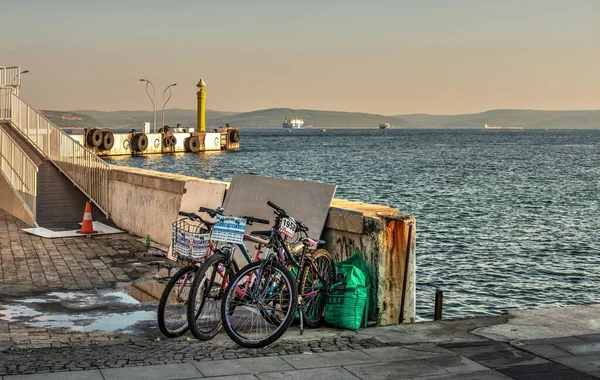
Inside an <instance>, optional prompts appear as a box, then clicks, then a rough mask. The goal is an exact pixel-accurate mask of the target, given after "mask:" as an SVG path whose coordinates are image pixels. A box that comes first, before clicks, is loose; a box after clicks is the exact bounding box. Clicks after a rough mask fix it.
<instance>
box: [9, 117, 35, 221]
mask: <svg viewBox="0 0 600 380" xmlns="http://www.w3.org/2000/svg"><path fill="white" fill-rule="evenodd" d="M0 171H1V172H2V174H3V175H4V176H5V177H6V179H7V180H8V182H9V183H10V185H11V186H12V187H13V188H14V189H15V190H16V193H17V195H18V196H19V197H20V198H21V200H22V201H23V204H24V206H25V209H26V210H27V211H29V213H30V214H31V216H32V218H33V220H35V216H36V199H37V174H38V167H37V165H36V164H35V163H34V162H33V161H32V160H31V158H29V156H28V155H27V154H26V153H25V152H24V151H23V150H22V149H21V147H20V146H19V145H18V144H17V143H16V141H15V140H13V139H12V137H10V135H9V134H8V133H6V132H5V131H4V130H3V129H2V128H0Z"/></svg>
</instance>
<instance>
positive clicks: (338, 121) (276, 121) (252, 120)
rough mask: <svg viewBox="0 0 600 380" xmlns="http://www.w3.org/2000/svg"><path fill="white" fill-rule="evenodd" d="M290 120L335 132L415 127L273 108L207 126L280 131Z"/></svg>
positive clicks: (377, 118) (355, 115)
mask: <svg viewBox="0 0 600 380" xmlns="http://www.w3.org/2000/svg"><path fill="white" fill-rule="evenodd" d="M286 118H300V119H304V126H305V127H306V126H309V125H312V126H313V127H315V128H317V127H319V128H321V127H327V128H333V127H346V128H377V126H379V124H381V123H382V122H383V121H386V122H388V123H390V124H392V125H394V126H395V127H403V128H407V127H410V126H411V125H410V124H409V123H407V122H406V121H405V120H403V119H402V118H400V117H394V116H392V117H390V116H384V115H377V114H370V113H359V112H338V111H315V110H303V109H290V108H271V109H266V110H259V111H252V112H244V113H237V114H234V115H229V116H227V117H221V118H218V119H213V120H208V118H207V122H208V123H209V124H210V123H213V124H216V125H222V124H224V123H226V122H227V123H229V124H231V125H236V126H242V127H252V128H253V127H262V128H270V127H278V128H281V125H282V123H283V120H284V119H286Z"/></svg>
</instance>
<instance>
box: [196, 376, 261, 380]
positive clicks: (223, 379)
mask: <svg viewBox="0 0 600 380" xmlns="http://www.w3.org/2000/svg"><path fill="white" fill-rule="evenodd" d="M196 379H198V378H194V379H190V380H196ZM209 379H210V380H258V377H256V376H254V375H231V376H216V377H210V378H209Z"/></svg>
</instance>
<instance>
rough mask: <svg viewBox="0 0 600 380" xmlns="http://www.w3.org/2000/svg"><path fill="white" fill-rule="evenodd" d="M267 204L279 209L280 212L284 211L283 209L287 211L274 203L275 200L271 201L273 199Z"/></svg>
mask: <svg viewBox="0 0 600 380" xmlns="http://www.w3.org/2000/svg"><path fill="white" fill-rule="evenodd" d="M267 204H268V205H269V206H271V207H273V208H274V209H275V210H277V211H279V212H282V211H283V212H284V213H285V211H284V210H283V209H282V208H281V207H279V206H277V205H276V204H275V203H273V202H271V201H267Z"/></svg>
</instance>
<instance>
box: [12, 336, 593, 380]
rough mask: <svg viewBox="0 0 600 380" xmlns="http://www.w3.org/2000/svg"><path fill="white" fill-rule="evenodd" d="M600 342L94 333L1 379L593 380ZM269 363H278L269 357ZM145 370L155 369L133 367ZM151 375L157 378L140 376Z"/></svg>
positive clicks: (27, 358)
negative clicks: (257, 339)
mask: <svg viewBox="0 0 600 380" xmlns="http://www.w3.org/2000/svg"><path fill="white" fill-rule="evenodd" d="M474 338H475V337H474ZM599 341H600V336H598V335H597V334H596V335H590V336H581V337H569V338H567V339H565V338H562V339H554V340H540V341H531V342H525V343H523V342H519V343H516V344H509V343H503V342H495V341H489V340H484V341H471V342H457V343H438V344H434V343H413V344H406V343H400V342H382V341H380V340H379V339H376V338H364V337H361V336H360V335H358V334H354V333H347V334H343V335H342V336H337V337H324V338H317V339H307V340H284V341H279V342H276V343H275V344H273V345H271V346H268V347H266V348H264V349H247V348H241V347H238V346H237V345H235V344H232V343H223V342H219V341H217V342H200V341H196V340H190V339H187V338H178V339H169V340H156V339H151V338H147V337H146V338H144V337H124V336H119V335H114V336H113V337H112V338H111V337H108V336H103V335H101V334H88V335H87V336H85V337H83V338H82V340H81V341H77V340H72V341H70V342H69V343H68V344H69V345H68V346H66V347H56V348H55V347H49V348H36V349H21V348H19V349H14V348H5V350H4V352H2V355H0V376H4V378H5V379H11V377H10V375H11V374H44V373H49V372H65V371H69V372H71V371H82V372H79V373H73V375H75V376H76V377H74V378H77V379H80V378H81V379H83V378H88V376H91V375H96V376H97V378H104V379H113V378H114V379H121V378H131V377H130V376H132V375H133V376H134V377H133V378H153V379H167V378H169V379H175V378H177V379H184V378H185V379H187V378H200V377H203V375H204V376H207V377H208V376H224V375H235V374H237V375H240V376H241V374H247V376H243V377H242V378H251V379H256V378H260V379H263V378H274V379H289V378H292V379H300V378H307V375H309V373H306V371H309V370H312V371H314V373H313V376H312V377H313V378H316V379H320V378H324V376H326V375H327V374H328V373H332V374H336V373H337V374H336V375H335V376H334V377H333V378H332V379H347V378H353V379H356V378H360V379H373V378H378V379H379V378H380V379H392V378H393V379H396V378H398V379H400V378H427V379H429V378H430V377H423V376H434V375H435V376H434V377H431V379H447V380H451V379H473V380H475V379H509V378H513V379H523V380H525V379H544V380H549V379H579V380H585V379H595V378H598V375H600V372H598V371H597V370H598V368H599V366H600V358H599V357H598V355H597V352H596V351H597V348H596V346H597V345H598V342H599ZM578 355H579V356H578ZM590 355H591V356H590ZM267 357H273V360H270V361H269V360H267V361H266V362H265V361H264V359H261V358H265V359H266V358H267ZM248 358H252V359H248ZM282 360H283V361H282ZM208 362H213V363H214V364H208ZM274 363H275V364H277V365H280V366H279V367H278V366H277V365H275V366H274V365H273V364H274ZM141 366H143V367H147V366H152V367H147V369H142V370H139V369H138V370H135V369H132V368H128V367H141ZM281 366H283V367H281ZM282 369H286V371H283V372H282V371H281V370H282ZM92 370H93V371H92ZM94 371H96V372H94ZM98 371H100V372H98ZM111 371H112V372H111ZM115 371H116V372H115ZM140 371H141V372H140ZM149 371H150V372H152V376H150V377H147V376H144V377H139V376H140V374H145V373H148V372H149ZM350 373H351V374H350ZM57 375H59V376H64V374H63V375H60V374H57ZM254 375H255V376H256V377H254ZM136 376H137V377H136ZM436 376H439V377H436ZM308 377H311V376H308ZM327 377H328V378H329V376H327ZM58 378H63V377H58ZM32 379H38V377H33V378H32ZM40 379H41V378H40Z"/></svg>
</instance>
